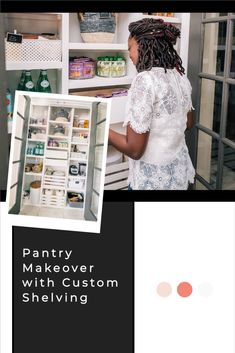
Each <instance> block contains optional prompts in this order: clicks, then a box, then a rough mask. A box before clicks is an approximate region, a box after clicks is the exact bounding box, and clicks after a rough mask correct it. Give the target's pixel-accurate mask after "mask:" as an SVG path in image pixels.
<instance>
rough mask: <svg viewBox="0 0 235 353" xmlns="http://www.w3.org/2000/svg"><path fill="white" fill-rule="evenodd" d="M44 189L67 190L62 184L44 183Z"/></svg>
mask: <svg viewBox="0 0 235 353" xmlns="http://www.w3.org/2000/svg"><path fill="white" fill-rule="evenodd" d="M42 189H52V190H65V188H64V187H62V186H56V185H45V184H43V185H42Z"/></svg>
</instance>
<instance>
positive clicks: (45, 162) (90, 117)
mask: <svg viewBox="0 0 235 353" xmlns="http://www.w3.org/2000/svg"><path fill="white" fill-rule="evenodd" d="M110 104H111V102H110V101H107V100H106V99H102V98H92V97H79V96H68V95H59V94H50V93H49V94H47V93H35V92H23V91H17V92H16V96H15V107H14V114H13V128H12V141H11V154H10V167H9V177H8V211H9V214H15V215H27V216H39V217H40V216H41V217H53V218H64V219H73V220H85V221H97V220H99V221H100V218H101V209H102V199H103V188H104V174H105V163H106V153H107V140H108V125H109V116H108V115H109V111H110Z"/></svg>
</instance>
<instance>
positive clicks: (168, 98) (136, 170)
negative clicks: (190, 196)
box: [124, 67, 195, 190]
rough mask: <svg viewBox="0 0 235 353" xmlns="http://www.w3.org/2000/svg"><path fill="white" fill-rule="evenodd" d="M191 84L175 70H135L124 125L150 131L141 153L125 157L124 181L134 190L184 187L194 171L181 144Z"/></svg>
mask: <svg viewBox="0 0 235 353" xmlns="http://www.w3.org/2000/svg"><path fill="white" fill-rule="evenodd" d="M191 91H192V87H191V85H190V82H189V80H188V79H187V78H186V77H185V75H182V76H181V75H180V74H179V72H178V71H177V70H176V69H173V70H167V73H165V70H164V69H163V68H157V67H155V68H152V69H151V70H150V71H143V72H141V73H139V74H138V75H137V76H136V77H135V78H134V80H133V82H132V85H131V88H130V90H129V93H128V100H127V106H126V115H125V122H124V126H126V125H127V124H130V126H131V128H132V129H133V130H134V131H135V132H136V133H140V134H141V133H144V132H147V131H150V133H149V140H148V144H147V147H146V150H145V152H144V154H143V156H142V157H141V158H140V159H139V160H133V159H131V158H130V159H129V178H128V182H129V184H130V186H131V188H132V189H134V190H186V189H187V188H188V183H189V182H190V183H193V182H194V176H195V170H194V168H193V165H192V162H191V160H190V157H189V153H188V148H187V146H186V143H185V135H184V132H185V129H186V122H187V112H188V111H189V110H191V109H192V101H191Z"/></svg>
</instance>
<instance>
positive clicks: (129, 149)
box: [109, 125, 149, 160]
mask: <svg viewBox="0 0 235 353" xmlns="http://www.w3.org/2000/svg"><path fill="white" fill-rule="evenodd" d="M148 137H149V132H145V133H143V134H137V133H136V132H135V131H134V130H132V128H131V127H130V126H129V125H128V126H127V133H126V135H122V134H119V133H118V132H116V131H114V130H112V129H109V144H110V145H112V146H113V147H115V148H116V149H117V150H118V151H120V152H122V153H124V154H125V155H127V156H128V157H130V158H132V159H136V160H138V159H140V158H141V157H142V155H143V154H144V151H145V149H146V146H147V143H148Z"/></svg>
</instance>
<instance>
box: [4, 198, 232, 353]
mask: <svg viewBox="0 0 235 353" xmlns="http://www.w3.org/2000/svg"><path fill="white" fill-rule="evenodd" d="M0 210H1V340H0V342H1V352H2V353H12V349H11V343H12V341H11V328H12V322H11V319H12V297H11V282H12V277H11V274H12V272H11V271H12V268H11V266H12V234H11V225H10V222H9V218H6V213H7V212H6V204H3V203H2V204H1V206H0ZM234 210H235V207H234V203H211V202H210V203H209V202H205V203H203V202H201V203H186V202H185V203H178V202H177V203H169V202H168V203H162V202H161V203H136V204H135V353H175V352H176V353H186V352H187V353H234V348H235V347H234V263H235V260H234V257H235V251H234V220H235V217H234ZM117 216H118V215H117ZM27 218H28V217H25V219H26V220H27ZM94 236H96V235H94ZM127 236H128V235H127ZM162 281H167V282H169V283H170V284H171V285H172V287H173V293H172V295H171V296H169V297H168V298H161V297H159V295H158V294H157V292H156V287H157V285H158V283H159V282H162ZM181 281H189V282H190V283H191V284H192V286H193V293H192V295H191V296H190V297H188V298H181V297H179V296H178V294H177V293H176V287H177V285H178V284H179V282H181ZM202 282H209V283H210V284H211V285H212V286H213V294H212V295H211V296H210V297H208V298H204V297H201V296H200V295H199V293H198V292H197V288H198V285H199V284H201V283H202ZM120 339H121V337H120ZM114 344H115V342H114ZM126 353H129V352H126ZM130 353H131V352H130Z"/></svg>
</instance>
